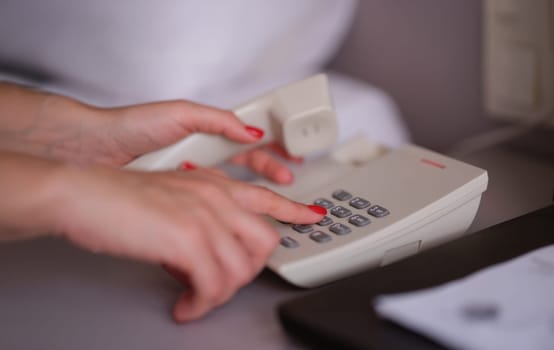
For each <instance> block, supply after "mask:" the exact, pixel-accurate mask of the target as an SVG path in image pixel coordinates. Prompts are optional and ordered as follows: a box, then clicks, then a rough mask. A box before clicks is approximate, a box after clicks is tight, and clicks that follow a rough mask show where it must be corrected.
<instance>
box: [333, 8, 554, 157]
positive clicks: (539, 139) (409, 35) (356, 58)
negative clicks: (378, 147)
mask: <svg viewBox="0 0 554 350" xmlns="http://www.w3.org/2000/svg"><path fill="white" fill-rule="evenodd" d="M553 7H554V6H553V2H552V1H550V0H531V1H528V0H464V1H458V0H418V1H410V0H366V1H360V2H359V4H358V9H357V11H356V15H355V20H354V22H353V26H352V28H351V30H350V33H349V34H348V36H347V37H346V40H345V41H344V42H343V44H342V47H341V49H340V50H339V51H338V55H337V56H336V57H335V58H334V59H333V61H332V62H331V63H330V67H331V68H332V69H334V70H338V71H340V72H344V73H347V74H349V75H352V76H356V77H359V78H363V79H365V80H366V81H368V82H371V83H372V84H374V85H376V86H378V87H380V88H382V89H383V90H385V91H386V92H387V93H389V94H390V95H391V96H392V98H393V99H394V100H395V101H396V103H397V104H398V106H399V108H400V112H401V114H402V116H403V117H404V119H405V122H406V124H407V126H408V129H409V130H410V132H411V136H412V141H413V142H415V143H417V144H420V145H423V146H426V147H429V148H432V149H436V150H440V151H445V152H446V151H449V150H451V149H452V147H454V145H456V144H458V143H459V142H461V141H462V140H465V139H467V138H468V137H472V136H475V135H479V134H480V133H483V132H487V131H491V130H497V129H498V128H504V127H510V126H514V125H515V128H519V127H520V126H522V125H523V126H522V127H523V129H526V125H528V124H533V125H532V126H533V127H532V128H527V129H532V132H518V131H517V130H516V131H515V132H513V130H503V131H504V133H503V134H507V137H505V136H506V135H500V138H502V137H504V139H510V141H512V142H511V144H512V145H513V146H515V147H518V148H525V149H526V150H530V151H532V152H534V153H536V154H540V155H541V156H547V157H553V156H554V138H553V136H554V134H553V132H552V130H553V129H552V125H554V123H552V120H554V118H552V115H553V114H552V112H553V100H554V89H553V88H552V85H553V84H554V72H553V70H552V66H553V63H554V59H553V52H554V49H553V47H554V29H553V28H554V24H553V18H554V10H553ZM541 113H542V114H546V115H549V117H548V118H549V119H550V120H551V122H550V123H542V122H538V123H536V122H535V120H536V119H537V118H540V116H538V115H539V114H541ZM542 116H543V117H544V115H542ZM548 118H547V119H548ZM535 124H540V126H539V127H535V126H536V125H535ZM545 125H550V127H548V126H545ZM501 134H502V133H501ZM512 135H516V136H517V137H511V136H512ZM489 136H490V138H492V139H493V140H494V139H495V138H498V135H492V134H491V135H489ZM485 139H486V138H485ZM489 141H491V140H489ZM514 141H515V142H514ZM551 159H552V158H551Z"/></svg>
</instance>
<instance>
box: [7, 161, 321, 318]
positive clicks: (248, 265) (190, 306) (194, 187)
mask: <svg viewBox="0 0 554 350" xmlns="http://www.w3.org/2000/svg"><path fill="white" fill-rule="evenodd" d="M0 171H1V172H2V175H3V179H5V180H6V181H0V192H1V193H2V194H3V198H4V200H3V201H2V202H1V203H0V232H2V231H3V234H4V237H5V238H8V239H20V238H24V237H28V235H29V234H34V235H36V234H37V233H43V234H44V233H46V232H52V233H57V234H61V235H63V236H64V237H66V238H67V239H69V240H70V241H72V242H74V243H76V244H77V245H79V246H81V247H83V248H85V249H87V250H90V251H94V252H102V253H107V254H111V255H116V256H122V257H129V258H133V259H138V260H143V261H148V262H152V263H156V264H162V265H167V266H170V267H171V268H173V269H176V270H178V271H179V272H180V273H181V274H182V275H184V276H185V278H186V281H187V282H188V288H187V289H186V290H185V292H184V294H183V295H182V296H181V297H180V298H179V300H178V301H177V303H176V305H175V308H174V318H175V319H176V320H177V321H179V322H184V321H189V320H193V319H196V318H199V317H201V316H203V315H204V314H206V313H207V312H208V311H209V310H211V309H212V308H214V307H216V306H218V305H220V304H222V303H224V302H225V301H227V300H228V299H229V298H230V297H231V296H232V295H234V294H235V292H236V291H237V290H238V289H239V288H240V287H241V286H243V285H244V284H246V283H248V282H249V281H251V280H252V278H253V277H254V276H256V274H257V273H258V272H259V271H260V270H261V269H262V268H263V266H264V264H265V262H266V261H267V259H268V257H269V256H270V254H271V253H272V251H273V250H274V248H275V247H276V246H277V244H278V240H279V236H278V234H277V232H276V231H275V229H274V228H273V227H272V226H271V225H270V224H269V223H268V222H266V221H265V219H263V218H262V216H261V215H259V214H265V215H269V216H271V217H273V218H276V219H278V220H282V221H286V222H291V223H304V224H308V223H315V222H317V221H319V220H321V218H322V217H323V213H322V212H321V210H322V208H319V207H316V208H314V207H312V208H310V207H309V206H306V205H303V204H300V203H297V202H293V201H290V200H288V199H286V198H284V197H281V196H280V195H278V194H276V193H274V192H271V191H269V190H267V189H265V188H262V187H258V186H254V185H250V184H248V183H243V182H237V181H234V180H232V179H229V178H226V177H224V176H221V175H218V174H217V173H215V172H214V171H212V170H209V169H196V170H191V171H181V172H176V171H172V172H152V173H146V172H134V171H123V170H119V169H114V168H110V167H105V166H91V167H81V166H76V165H67V164H64V163H61V162H56V161H45V160H41V159H37V158H33V157H27V156H21V155H18V154H11V153H2V152H0ZM318 210H319V213H318ZM323 211H324V209H323Z"/></svg>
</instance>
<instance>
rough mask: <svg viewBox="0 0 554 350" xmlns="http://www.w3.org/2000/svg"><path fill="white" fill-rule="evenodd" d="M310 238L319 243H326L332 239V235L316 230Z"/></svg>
mask: <svg viewBox="0 0 554 350" xmlns="http://www.w3.org/2000/svg"><path fill="white" fill-rule="evenodd" d="M310 238H311V239H312V240H314V241H316V242H317V243H326V242H329V241H330V240H331V236H329V235H328V234H326V233H324V232H321V231H315V232H314V233H311V234H310Z"/></svg>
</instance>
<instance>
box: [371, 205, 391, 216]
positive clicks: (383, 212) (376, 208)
mask: <svg viewBox="0 0 554 350" xmlns="http://www.w3.org/2000/svg"><path fill="white" fill-rule="evenodd" d="M367 213H368V214H369V215H373V216H375V217H376V218H382V217H383V216H387V215H389V214H390V212H389V210H388V209H387V208H383V207H382V206H380V205H373V206H372V207H371V208H369V209H368V210H367Z"/></svg>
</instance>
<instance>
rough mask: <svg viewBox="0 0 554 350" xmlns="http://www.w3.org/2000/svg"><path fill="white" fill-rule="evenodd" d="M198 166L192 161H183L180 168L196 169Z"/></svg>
mask: <svg viewBox="0 0 554 350" xmlns="http://www.w3.org/2000/svg"><path fill="white" fill-rule="evenodd" d="M196 168H197V166H196V165H195V164H194V163H191V162H183V163H181V164H180V165H179V167H178V170H194V169H196Z"/></svg>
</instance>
